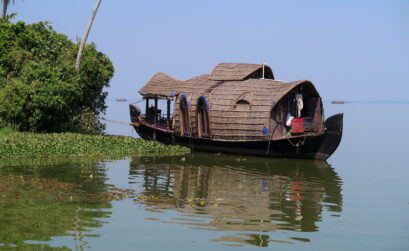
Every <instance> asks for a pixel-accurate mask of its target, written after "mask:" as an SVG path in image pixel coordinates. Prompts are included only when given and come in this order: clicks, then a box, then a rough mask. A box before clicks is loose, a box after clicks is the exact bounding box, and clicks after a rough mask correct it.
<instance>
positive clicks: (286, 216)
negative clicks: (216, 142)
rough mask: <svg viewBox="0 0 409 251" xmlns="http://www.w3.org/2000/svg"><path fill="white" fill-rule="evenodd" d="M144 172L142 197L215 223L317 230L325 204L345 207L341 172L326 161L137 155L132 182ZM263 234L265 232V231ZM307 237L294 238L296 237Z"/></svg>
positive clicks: (206, 225)
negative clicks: (144, 157) (339, 173)
mask: <svg viewBox="0 0 409 251" xmlns="http://www.w3.org/2000/svg"><path fill="white" fill-rule="evenodd" d="M138 178H139V179H141V180H143V181H142V182H143V184H142V186H143V188H144V191H143V192H142V193H141V194H140V195H139V200H137V201H138V202H140V203H144V204H145V205H146V209H147V210H150V211H161V210H169V209H171V210H176V211H179V212H181V214H182V216H181V217H179V218H170V219H161V220H162V222H166V223H177V224H187V225H190V226H192V227H194V228H198V229H207V230H216V231H237V233H240V232H242V231H246V232H254V231H256V232H273V231H276V230H288V231H297V232H314V231H318V230H319V229H318V225H317V223H318V222H319V221H321V220H322V213H323V211H328V212H331V214H333V215H339V214H340V212H341V211H342V195H341V184H342V182H341V180H340V178H339V177H338V175H337V174H336V173H335V171H334V170H333V168H331V167H330V166H329V165H328V164H327V163H326V162H321V161H320V162H317V161H308V160H302V161H300V160H282V159H264V158H254V157H239V156H235V155H221V156H220V155H217V154H203V153H200V154H198V153H195V154H194V155H190V156H186V157H183V158H180V157H179V158H171V157H166V158H156V159H134V160H133V162H132V163H131V169H130V179H131V181H132V182H136V180H138ZM260 236H261V237H260ZM298 239H302V241H309V240H308V239H305V238H294V240H298ZM214 241H221V242H234V243H237V242H240V243H241V244H246V245H256V246H266V245H268V243H269V242H272V241H274V240H270V239H269V236H268V235H259V234H255V235H254V234H244V235H243V234H242V235H234V236H222V237H220V239H215V240H214Z"/></svg>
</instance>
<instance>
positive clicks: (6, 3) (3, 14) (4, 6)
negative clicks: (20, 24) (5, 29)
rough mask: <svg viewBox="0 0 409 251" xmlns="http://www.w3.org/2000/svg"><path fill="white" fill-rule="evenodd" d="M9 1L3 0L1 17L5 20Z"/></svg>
mask: <svg viewBox="0 0 409 251" xmlns="http://www.w3.org/2000/svg"><path fill="white" fill-rule="evenodd" d="M9 2H10V0H3V13H2V15H1V17H2V18H5V17H6V15H7V7H8V5H9Z"/></svg>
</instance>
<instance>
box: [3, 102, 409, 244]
mask: <svg viewBox="0 0 409 251" xmlns="http://www.w3.org/2000/svg"><path fill="white" fill-rule="evenodd" d="M118 106H125V107H126V104H120V105H118ZM408 108H409V105H394V104H346V105H330V104H326V114H327V116H329V115H331V114H334V113H336V112H344V113H345V128H344V137H343V139H342V142H341V145H340V147H339V149H338V150H337V152H336V153H335V154H334V155H333V156H332V157H331V158H330V159H329V160H328V161H327V162H317V161H309V160H301V161H300V160H286V159H266V158H255V157H248V156H235V155H220V154H219V155H218V154H204V153H194V154H190V155H187V156H180V157H174V158H170V157H166V158H137V157H135V158H125V159H121V160H58V159H57V160H9V161H5V160H3V161H0V249H7V250H8V249H11V250H13V249H15V250H24V249H26V250H54V249H56V250H86V249H94V250H114V249H117V250H136V249H140V250H164V249H166V250H185V249H188V248H189V249H193V248H194V249H195V250H209V249H212V250H213V249H216V250H217V249H237V250H239V249H240V247H242V248H243V247H244V248H246V249H250V248H260V247H264V248H274V249H279V250H296V249H299V248H303V250H347V249H350V250H409V218H408V215H409V170H408V164H407V156H408V154H409V150H408V146H407V144H409V133H408V128H409V127H408V124H409V119H407V118H406V117H407V116H406V113H407V110H408ZM125 114H126V115H127V112H124V116H125ZM118 116H119V117H118V118H114V119H116V120H122V121H124V120H125V119H126V118H121V117H120V116H121V115H118ZM108 129H111V130H112V127H111V128H108ZM128 129H129V128H125V129H123V130H124V133H123V134H127V132H129V133H132V132H131V131H130V130H128Z"/></svg>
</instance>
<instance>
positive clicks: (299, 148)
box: [134, 113, 343, 160]
mask: <svg viewBox="0 0 409 251" xmlns="http://www.w3.org/2000/svg"><path fill="white" fill-rule="evenodd" d="M134 127H135V130H136V131H137V133H138V134H139V135H140V137H141V138H143V139H146V140H156V141H159V142H162V143H165V144H173V145H181V146H186V147H189V148H191V149H192V150H197V151H207V152H223V153H234V154H244V155H258V156H271V157H281V158H300V159H317V160H326V159H327V158H329V157H330V156H331V154H332V153H334V151H335V150H336V149H337V147H338V145H339V143H340V141H341V137H342V127H343V114H342V113H340V114H336V115H334V116H332V117H330V118H328V119H327V120H326V121H325V128H326V130H325V132H324V133H323V134H320V135H309V136H303V135H300V136H298V137H291V138H284V139H278V140H271V141H268V140H265V141H218V140H211V139H207V138H195V137H188V136H180V135H177V134H176V133H174V132H171V131H167V130H162V129H158V128H155V127H153V126H151V125H147V124H144V123H138V124H137V125H134Z"/></svg>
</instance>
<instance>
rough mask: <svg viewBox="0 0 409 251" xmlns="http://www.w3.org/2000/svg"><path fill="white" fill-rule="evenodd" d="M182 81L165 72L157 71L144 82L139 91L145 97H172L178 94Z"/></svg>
mask: <svg viewBox="0 0 409 251" xmlns="http://www.w3.org/2000/svg"><path fill="white" fill-rule="evenodd" d="M182 83H183V81H181V80H178V79H175V78H172V77H170V76H168V75H166V74H165V73H162V72H159V73H156V74H155V75H153V77H152V78H151V79H150V80H149V81H148V83H146V84H145V85H144V86H143V87H142V88H141V89H140V90H139V93H140V94H141V95H142V96H145V97H149V96H151V97H173V96H175V95H178V94H179V92H178V90H179V88H180V85H181V84H182Z"/></svg>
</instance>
